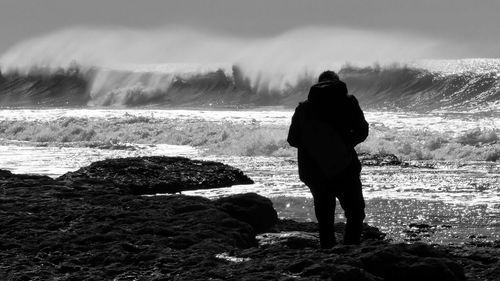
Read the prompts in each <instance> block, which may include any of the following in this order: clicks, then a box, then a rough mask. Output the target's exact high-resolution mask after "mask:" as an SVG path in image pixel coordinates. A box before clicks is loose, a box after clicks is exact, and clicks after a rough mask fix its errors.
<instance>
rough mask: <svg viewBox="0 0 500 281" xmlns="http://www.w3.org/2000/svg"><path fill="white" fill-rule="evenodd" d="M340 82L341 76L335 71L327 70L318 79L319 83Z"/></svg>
mask: <svg viewBox="0 0 500 281" xmlns="http://www.w3.org/2000/svg"><path fill="white" fill-rule="evenodd" d="M337 80H339V76H338V74H337V73H335V71H331V70H327V71H324V72H323V73H321V74H320V75H319V77H318V82H320V83H321V82H325V81H337Z"/></svg>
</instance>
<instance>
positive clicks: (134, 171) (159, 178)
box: [58, 156, 253, 194]
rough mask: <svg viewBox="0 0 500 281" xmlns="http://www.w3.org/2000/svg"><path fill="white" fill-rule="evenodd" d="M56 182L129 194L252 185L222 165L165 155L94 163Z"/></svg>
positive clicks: (243, 177)
mask: <svg viewBox="0 0 500 281" xmlns="http://www.w3.org/2000/svg"><path fill="white" fill-rule="evenodd" d="M58 180H61V181H70V182H93V183H105V184H109V185H112V186H116V187H118V188H119V189H120V190H122V191H123V192H125V193H133V194H157V193H176V192H180V191H184V190H195V189H210V188H219V187H229V186H232V185H237V184H252V183H253V181H252V180H251V179H250V178H249V177H247V176H246V175H245V174H243V172H241V171H240V170H238V169H236V168H233V167H231V166H228V165H225V164H222V163H218V162H212V161H199V160H190V159H188V158H184V157H165V156H149V157H130V158H118V159H107V160H103V161H98V162H94V163H92V164H90V165H89V166H87V167H84V168H81V169H79V170H77V171H75V172H69V173H66V174H64V175H62V176H61V177H59V178H58Z"/></svg>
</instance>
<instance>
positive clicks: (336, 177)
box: [288, 71, 368, 248]
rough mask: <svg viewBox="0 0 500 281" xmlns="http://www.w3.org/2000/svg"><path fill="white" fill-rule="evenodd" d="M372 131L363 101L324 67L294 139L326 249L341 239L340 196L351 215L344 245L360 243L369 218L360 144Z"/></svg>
mask: <svg viewBox="0 0 500 281" xmlns="http://www.w3.org/2000/svg"><path fill="white" fill-rule="evenodd" d="M367 136H368V123H367V122H366V120H365V117H364V114H363V111H362V110H361V108H360V107H359V104H358V101H357V100H356V98H355V97H354V96H352V95H348V94H347V87H346V84H345V83H344V82H342V81H340V80H339V77H338V75H337V74H336V73H335V72H333V71H325V72H323V73H322V74H321V75H320V76H319V79H318V83H317V84H315V85H313V86H312V87H311V89H310V91H309V96H308V98H307V100H306V101H304V102H301V103H299V105H298V106H297V108H296V109H295V113H294V115H293V117H292V124H291V125H290V130H289V132H288V143H289V144H290V145H291V146H293V147H297V148H298V166H299V177H300V179H301V180H302V181H303V182H304V183H305V184H306V185H307V186H308V187H309V189H310V190H311V193H312V195H313V198H314V210H315V213H316V218H317V220H318V225H319V237H320V244H321V247H322V248H331V247H333V246H334V245H335V244H336V241H335V232H334V219H335V203H336V202H335V198H338V199H339V202H340V205H341V206H342V208H343V209H344V213H345V217H346V229H345V233H344V244H359V242H360V238H361V228H362V225H363V220H364V218H365V212H364V208H365V202H364V199H363V193H362V190H361V180H360V172H361V163H360V162H359V159H358V155H357V154H356V151H355V150H354V147H355V146H356V145H357V144H359V143H361V142H363V141H364V140H365V139H366V137H367Z"/></svg>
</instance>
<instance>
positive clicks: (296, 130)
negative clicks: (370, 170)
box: [287, 80, 368, 186]
mask: <svg viewBox="0 0 500 281" xmlns="http://www.w3.org/2000/svg"><path fill="white" fill-rule="evenodd" d="M298 112H305V114H306V115H307V118H314V119H318V120H321V121H324V122H327V123H328V124H330V125H331V126H332V127H333V128H334V129H335V131H336V132H337V133H338V134H339V135H340V137H341V138H342V140H343V141H344V143H345V144H346V146H347V147H348V149H349V150H350V154H351V155H352V163H351V165H350V166H349V167H348V169H353V170H355V172H357V173H359V171H360V170H361V164H360V162H359V160H358V155H357V154H356V151H355V150H354V147H355V146H356V145H357V144H359V143H361V142H363V141H364V140H365V139H366V137H367V136H368V123H367V122H366V120H365V117H364V114H363V111H362V110H361V108H360V107H359V103H358V101H357V99H356V98H355V97H354V96H352V95H348V94H347V87H346V84H345V83H344V82H342V81H340V80H334V81H325V82H321V83H318V84H315V85H313V86H312V87H311V89H310V91H309V96H308V98H307V100H306V101H304V102H301V103H300V104H299V105H298V107H297V108H296V109H295V114H294V115H293V117H292V124H291V125H290V130H289V132H288V139H287V141H288V143H289V144H290V145H291V146H293V147H296V148H298V162H299V163H298V164H299V176H300V179H301V180H302V181H303V182H304V183H305V184H307V185H308V186H310V185H311V184H313V183H314V182H321V181H323V180H324V179H325V176H324V175H323V174H322V172H321V171H320V169H319V168H318V167H317V164H316V163H315V162H314V161H313V160H312V159H311V157H310V156H309V155H308V154H307V152H306V151H305V150H304V148H303V147H302V145H301V129H300V125H299V123H300V122H299V120H298V118H299V116H298V114H299V113H298Z"/></svg>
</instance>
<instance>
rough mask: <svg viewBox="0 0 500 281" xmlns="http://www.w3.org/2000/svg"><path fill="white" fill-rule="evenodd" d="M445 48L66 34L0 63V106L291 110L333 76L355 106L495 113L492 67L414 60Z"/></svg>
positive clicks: (344, 33)
mask: <svg viewBox="0 0 500 281" xmlns="http://www.w3.org/2000/svg"><path fill="white" fill-rule="evenodd" d="M311 42H314V44H312V43H311ZM455 47H456V46H453V44H449V43H445V42H440V41H438V40H436V39H430V38H424V37H421V36H417V35H411V34H403V33H397V32H392V33H389V32H375V31H363V30H355V29H347V28H333V27H308V28H302V29H297V30H291V31H289V32H285V33H283V34H279V35H276V36H273V37H268V38H237V37H230V36H227V35H222V34H217V33H214V32H210V31H206V30H205V31H203V30H201V31H200V30H192V29H189V28H183V27H179V26H177V27H164V28H160V29H157V30H128V29H118V28H116V29H105V28H102V29H90V28H84V27H80V28H69V29H66V30H62V31H56V32H53V33H50V34H47V35H44V36H41V37H39V38H33V39H30V40H27V41H24V42H20V43H19V44H17V45H15V46H13V47H12V48H11V49H10V50H8V51H7V52H6V53H4V54H2V55H1V56H0V70H1V71H0V106H4V107H5V106H73V107H74V106H99V107H106V106H113V107H144V106H156V107H171V106H215V107H220V106H246V105H248V106H255V105H256V106H265V105H273V106H276V105H282V106H295V105H296V104H297V102H299V101H301V100H303V99H305V97H306V96H307V92H308V90H309V87H310V86H311V85H312V84H313V83H314V81H315V80H316V77H317V76H318V74H319V73H320V72H321V71H323V70H325V69H333V70H336V71H338V72H339V73H340V76H341V78H342V79H344V80H345V81H346V82H347V84H348V87H349V90H350V92H351V93H353V94H354V95H356V96H357V97H358V98H359V100H360V102H361V104H362V105H363V106H364V107H365V108H370V109H383V108H388V109H393V110H399V109H401V110H418V111H426V110H434V109H451V110H454V109H457V110H460V109H467V110H468V109H476V108H479V109H481V110H489V109H493V110H498V109H499V107H500V102H499V100H500V98H499V96H500V82H499V80H500V78H499V77H500V59H468V60H442V61H438V60H434V61H425V60H424V59H425V58H429V57H430V58H447V57H448V58H449V57H450V56H452V55H453V54H455V53H454V52H453V51H452V50H454V49H456V48H455ZM443 50H446V53H444V51H443ZM455 55H456V56H459V57H460V55H458V53H456V54H455ZM346 62H351V63H352V64H353V65H356V66H352V65H346ZM374 62H379V63H380V64H382V65H383V66H382V67H381V66H379V65H372V66H368V65H371V64H372V63H374ZM394 62H396V63H397V62H399V63H400V64H401V65H395V64H394Z"/></svg>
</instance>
